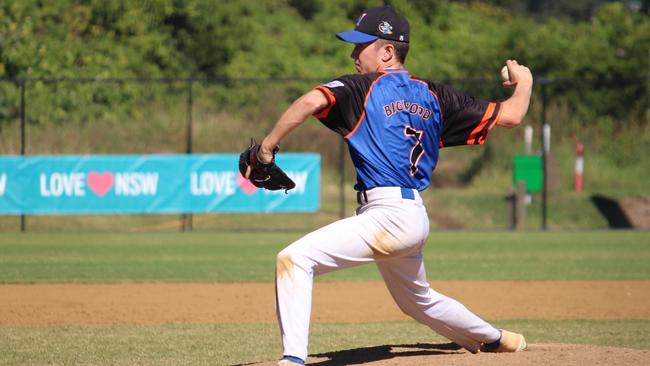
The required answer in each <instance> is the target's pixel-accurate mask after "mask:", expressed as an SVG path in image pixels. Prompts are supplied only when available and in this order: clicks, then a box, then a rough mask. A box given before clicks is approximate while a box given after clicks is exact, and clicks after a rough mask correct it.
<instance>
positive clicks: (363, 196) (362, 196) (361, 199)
mask: <svg viewBox="0 0 650 366" xmlns="http://www.w3.org/2000/svg"><path fill="white" fill-rule="evenodd" d="M357 203H358V204H360V205H363V204H364V203H368V194H367V193H366V191H359V192H357Z"/></svg>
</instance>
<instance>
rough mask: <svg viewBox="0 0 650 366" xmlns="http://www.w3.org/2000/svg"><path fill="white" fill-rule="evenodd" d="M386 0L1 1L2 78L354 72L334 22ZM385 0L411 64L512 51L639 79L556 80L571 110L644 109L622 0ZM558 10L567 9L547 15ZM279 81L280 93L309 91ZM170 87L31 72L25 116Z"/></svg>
mask: <svg viewBox="0 0 650 366" xmlns="http://www.w3.org/2000/svg"><path fill="white" fill-rule="evenodd" d="M380 3H382V2H381V1H377V0H375V1H370V0H355V1H349V0H274V1H259V0H237V1H234V0H228V1H218V2H217V1H205V0H186V1H179V0H147V1H145V0H140V1H133V2H126V1H121V0H104V1H100V0H59V1H53V2H43V1H39V0H7V1H3V2H2V4H1V5H0V77H6V78H52V77H67V78H74V77H84V78H124V77H159V78H160V77H167V78H169V77H197V78H219V79H213V81H215V82H217V81H223V82H225V81H226V80H235V79H241V78H251V77H253V78H311V79H316V80H325V79H328V78H331V77H334V76H336V75H339V74H344V73H350V72H352V71H353V69H352V68H351V63H350V60H349V58H348V57H349V52H350V50H351V47H350V46H349V45H344V44H342V43H340V42H337V41H336V40H335V38H334V32H336V31H341V30H345V29H349V28H351V27H352V26H353V21H354V20H355V19H356V17H357V16H358V14H359V13H360V11H361V10H362V9H364V8H366V7H368V6H374V5H378V4H380ZM391 3H392V4H393V5H394V6H395V7H396V8H398V10H400V11H401V12H403V13H404V14H405V15H406V16H407V17H408V19H409V20H410V23H411V27H412V33H413V34H412V44H411V54H410V55H409V57H408V63H407V64H408V66H409V68H410V69H411V71H412V72H413V73H414V74H418V75H420V76H422V77H428V78H432V79H436V80H451V79H464V78H482V79H488V80H495V79H497V77H498V70H499V69H500V65H502V64H503V62H504V60H505V59H507V58H513V57H514V58H517V59H519V60H520V61H521V62H523V63H525V64H526V65H528V66H530V67H531V69H532V70H533V72H534V74H535V75H536V76H545V77H549V78H561V79H567V78H569V79H576V78H577V79H588V80H594V79H599V80H600V79H613V78H618V79H631V80H632V83H626V84H625V85H623V87H612V85H611V84H602V83H601V84H593V83H591V82H590V83H587V84H575V83H574V82H571V83H558V84H557V85H555V84H554V90H553V93H552V94H553V95H554V96H556V97H557V100H562V101H563V103H568V104H569V105H571V106H572V108H575V111H574V114H575V115H576V116H577V117H579V118H583V119H590V118H593V117H596V116H600V115H603V114H606V115H611V116H614V117H628V116H629V114H630V113H632V114H633V116H642V115H643V112H644V109H645V108H647V97H644V93H647V91H646V87H647V85H646V84H647V83H646V81H645V80H646V78H647V77H648V67H647V62H648V59H647V57H648V55H647V52H648V48H649V47H650V19H649V17H648V16H647V14H646V13H644V12H643V10H642V11H641V12H634V11H632V10H630V8H628V7H626V5H625V4H624V3H622V2H605V1H586V0H585V1H580V2H569V1H559V2H554V3H555V4H556V5H554V6H550V5H549V6H544V7H540V6H538V5H534V4H535V3H539V2H522V3H520V5H519V6H514V5H513V4H512V2H511V1H488V2H479V1H464V2H458V1H449V0H394V1H391ZM557 4H564V5H557ZM567 4H573V5H567ZM499 5H501V6H503V7H499ZM547 5H548V4H547ZM509 8H513V9H514V10H512V11H511V10H506V9H509ZM562 13H565V14H566V15H567V16H566V17H560V18H554V17H548V15H558V14H562ZM592 14H593V16H592ZM539 19H541V20H539ZM564 19H567V20H564ZM174 88H175V87H174ZM174 88H171V89H172V91H173V92H177V90H176V89H174ZM279 88H280V89H283V90H284V91H282V92H280V95H281V96H282V98H283V99H284V101H285V102H286V100H289V99H291V98H292V97H294V96H295V95H296V94H297V93H298V92H299V91H302V90H304V89H303V88H299V89H292V88H291V87H289V89H288V90H286V89H287V88H286V87H283V86H279ZM169 89H170V87H152V86H144V87H143V86H138V85H133V84H131V83H118V84H117V86H116V85H114V84H105V83H104V84H102V83H100V85H98V83H97V82H90V81H88V82H86V83H83V84H79V83H72V82H56V83H55V82H47V81H31V82H29V83H28V86H27V94H28V100H30V105H29V111H30V112H29V114H28V119H29V120H30V121H32V122H41V123H43V122H47V121H55V122H61V121H70V120H81V121H92V120H94V119H97V118H99V117H103V116H107V115H111V114H118V115H122V114H124V113H128V112H131V111H132V110H133V106H134V105H136V104H137V103H142V102H143V101H147V100H151V98H153V97H156V96H160V95H166V94H169V92H170V90H169ZM251 89H252V90H251ZM256 89H258V88H257V87H254V86H247V85H237V88H234V87H233V86H232V85H230V86H228V87H226V86H223V87H222V88H221V89H219V88H216V89H215V91H213V94H212V95H211V96H210V97H211V98H212V99H213V100H216V101H221V102H223V103H230V104H232V103H235V104H238V103H242V102H241V101H242V100H247V101H252V102H258V101H263V100H266V99H267V96H266V95H258V94H257V93H256ZM0 99H1V100H2V102H1V103H0V122H1V121H2V120H4V121H6V120H7V119H11V118H15V117H16V115H17V113H18V112H17V111H18V107H17V105H18V103H17V100H18V89H17V88H16V86H15V85H12V84H10V83H0ZM236 107H241V105H236Z"/></svg>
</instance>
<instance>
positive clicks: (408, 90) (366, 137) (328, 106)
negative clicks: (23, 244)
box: [240, 6, 533, 365]
mask: <svg viewBox="0 0 650 366" xmlns="http://www.w3.org/2000/svg"><path fill="white" fill-rule="evenodd" d="M409 36H410V34H409V24H408V22H407V20H406V19H405V18H404V17H403V16H401V15H399V14H398V13H397V12H396V11H395V10H394V9H393V8H391V7H390V6H383V7H377V8H372V9H368V10H367V11H365V12H364V13H363V14H361V16H360V17H359V18H358V21H357V22H356V26H355V28H354V30H351V31H347V32H341V33H338V34H337V37H338V38H339V39H340V40H343V41H345V42H349V43H352V44H354V50H353V51H352V54H351V57H352V59H353V60H354V65H355V67H356V70H357V72H358V73H357V74H355V75H346V76H341V77H338V78H336V79H334V80H332V81H331V82H329V83H327V84H324V85H320V86H317V87H316V88H314V89H313V90H312V91H310V92H308V93H306V94H305V95H303V96H302V97H300V98H299V99H297V100H296V101H295V102H294V103H293V104H292V105H291V106H290V107H289V108H288V109H287V110H286V111H285V112H284V114H283V115H282V116H281V117H280V119H279V120H278V122H277V123H276V125H275V126H274V128H273V129H272V130H271V132H270V133H269V134H268V135H267V136H266V137H265V138H264V139H263V140H262V142H261V144H259V145H255V144H254V145H253V146H252V147H251V148H249V149H248V150H247V151H246V152H244V153H243V154H242V159H243V164H240V168H241V170H242V174H243V175H244V176H246V177H253V178H254V180H256V181H257V184H260V186H263V185H264V184H267V185H268V186H269V187H273V188H272V189H290V188H291V187H292V183H293V182H290V180H289V181H287V180H286V179H284V176H283V175H282V174H280V173H277V172H276V173H270V172H271V171H275V169H278V170H280V169H279V168H278V167H277V166H275V164H274V163H273V161H274V155H275V152H277V146H278V145H279V143H280V141H282V140H283V139H284V138H285V137H286V136H287V135H288V134H289V133H290V132H291V131H292V130H294V129H295V128H296V127H298V126H299V125H300V124H301V123H303V121H305V120H306V119H307V118H308V117H309V116H312V115H313V116H315V117H316V118H318V119H319V120H320V121H321V122H322V123H323V124H324V125H325V126H327V127H328V128H330V129H332V130H334V131H336V132H337V133H338V134H340V135H341V136H342V138H343V139H344V140H345V142H346V143H347V145H348V148H349V152H350V155H351V158H352V161H353V163H354V167H355V169H356V173H357V182H356V184H355V186H354V189H355V190H356V191H357V200H358V203H359V207H358V209H357V214H356V215H355V216H353V217H349V218H346V219H343V220H339V221H336V222H334V223H332V224H330V225H328V226H325V227H323V228H321V229H318V230H316V231H314V232H312V233H309V234H307V235H305V236H304V237H302V238H300V239H299V240H297V241H296V242H294V243H292V244H291V245H289V246H288V247H286V248H285V249H284V250H282V251H281V252H280V253H279V254H278V256H277V264H276V296H277V317H278V322H279V326H280V331H281V334H282V344H283V348H284V349H283V357H282V359H281V360H280V362H279V363H278V365H300V364H304V362H305V360H306V358H307V354H308V353H307V340H308V333H309V319H310V311H311V300H312V284H313V278H314V276H318V275H321V274H324V273H328V272H331V271H336V270H339V269H342V268H348V267H352V266H358V265H362V264H367V263H371V262H374V263H375V264H376V265H377V267H378V268H379V271H380V273H381V275H382V277H383V279H384V281H385V283H386V286H387V287H388V290H389V291H390V294H391V295H392V297H393V299H394V300H395V302H396V303H397V305H398V306H399V307H400V309H401V310H402V311H404V313H406V314H408V315H409V316H411V317H412V318H413V319H415V320H417V321H418V322H421V323H423V324H425V325H427V326H429V327H430V328H431V329H432V330H434V331H435V332H437V333H439V334H441V335H443V336H445V337H447V338H449V339H450V340H452V341H453V342H455V343H457V344H458V345H460V346H462V347H464V348H465V349H467V350H468V351H470V352H473V353H476V352H479V351H483V352H517V351H522V350H524V349H525V348H526V341H525V340H524V337H523V336H522V335H520V334H517V333H513V332H508V331H506V330H501V329H497V328H495V327H493V326H492V325H491V324H489V323H487V322H485V321H484V320H482V319H481V318H479V317H478V316H477V315H475V314H474V313H472V312H470V311H469V310H468V309H467V308H466V307H465V306H463V305H462V304H460V303H459V302H458V301H456V300H453V299H451V298H449V297H447V296H444V295H442V294H440V293H438V292H436V291H434V290H433V289H431V288H430V286H429V284H428V282H427V278H426V273H425V269H424V265H423V260H422V247H423V246H424V245H425V243H426V241H427V237H428V235H429V219H428V216H427V212H426V208H425V207H424V205H423V204H422V199H421V198H420V194H419V192H420V191H423V190H425V189H427V187H428V186H429V184H430V182H431V175H432V172H433V170H434V169H435V167H436V163H437V161H438V151H439V149H440V148H443V147H449V146H458V145H480V144H483V143H484V142H485V139H486V137H487V134H488V132H489V131H490V130H491V129H492V128H494V127H495V126H501V127H515V126H517V125H519V124H520V122H521V120H522V119H523V117H524V115H525V114H526V112H527V110H528V105H529V101H530V96H531V91H532V85H533V78H532V75H531V72H530V71H529V70H528V68H526V67H525V66H522V65H519V64H518V63H517V61H515V60H508V61H507V62H506V66H507V68H508V72H509V80H506V81H504V84H503V86H504V87H508V88H512V95H511V97H510V98H508V99H507V100H505V101H493V102H484V101H481V100H478V99H475V98H472V97H469V96H467V95H465V94H464V93H462V92H460V91H457V90H455V89H453V88H451V87H449V86H446V85H443V84H439V83H435V82H431V81H428V80H425V79H421V78H417V77H415V76H412V75H410V74H409V72H408V70H406V69H405V68H404V62H405V59H406V56H407V53H408V50H409V38H410V37H409ZM280 172H281V170H280ZM273 177H279V178H273ZM369 311H372V307H370V308H369Z"/></svg>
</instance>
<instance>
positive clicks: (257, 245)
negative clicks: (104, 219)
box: [0, 231, 650, 365]
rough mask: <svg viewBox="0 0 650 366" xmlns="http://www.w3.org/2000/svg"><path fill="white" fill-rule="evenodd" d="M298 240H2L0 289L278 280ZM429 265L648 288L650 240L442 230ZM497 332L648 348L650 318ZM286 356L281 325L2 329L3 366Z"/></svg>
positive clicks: (323, 334)
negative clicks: (281, 257)
mask: <svg viewBox="0 0 650 366" xmlns="http://www.w3.org/2000/svg"><path fill="white" fill-rule="evenodd" d="M300 235H301V234H299V233H288V234H286V233H285V234H278V233H274V234H269V233H259V234H234V233H233V234H174V233H172V234H74V235H73V234H34V233H28V234H6V233H3V234H2V236H0V282H2V283H31V282H39V283H40V282H58V283H69V282H87V283H107V282H150V281H156V282H232V281H272V280H273V275H274V258H275V254H276V253H277V252H278V251H279V250H280V249H281V248H283V247H284V246H285V245H286V244H288V243H289V242H291V241H293V240H295V239H297V238H298V237H300ZM425 258H426V265H427V269H428V273H429V278H430V279H431V280H439V279H468V280H469V279H483V280H485V279H494V280H497V279H506V280H545V279H553V280H619V279H620V280H623V279H650V265H649V264H648V263H650V232H633V231H602V232H573V233H555V232H552V233H540V232H525V233H511V232H484V233H476V232H433V233H432V234H431V236H430V239H429V243H428V245H427V246H426V249H425ZM379 278H380V277H379V275H378V274H377V270H376V269H375V267H374V266H363V267H358V268H354V269H349V270H345V271H340V272H337V273H334V274H329V275H325V276H323V277H321V280H324V281H328V280H337V281H338V280H360V279H379ZM585 300H586V301H588V299H585ZM558 301H561V299H558ZM1 304H2V300H1V299H0V305H1ZM495 325H497V326H501V327H504V328H511V329H516V330H518V331H521V332H523V333H525V334H526V336H527V338H528V341H529V342H531V343H554V342H557V343H585V344H596V345H607V346H620V347H633V348H639V349H646V350H650V319H640V320H570V321H544V320H508V321H497V322H495ZM311 336H312V337H311V346H310V352H311V353H326V352H332V351H337V350H345V349H358V348H362V347H372V346H380V345H387V344H415V343H419V342H434V343H444V342H446V340H444V339H443V338H440V337H438V336H436V335H434V334H432V332H430V331H429V330H428V329H427V328H425V327H423V326H421V325H418V324H416V323H415V322H405V321H397V322H380V323H361V324H358V323H355V324H341V323H326V324H325V323H315V324H313V326H312V332H311ZM279 352H280V345H279V334H278V330H277V327H276V325H275V324H168V325H158V326H125V325H113V326H91V325H79V326H47V325H44V326H10V325H2V326H0V365H28V364H31V365H43V364H48V365H49V364H51V365H71V364H75V365H133V364H137V365H232V364H241V363H250V362H255V361H262V360H271V359H273V358H275V357H276V356H278V354H279Z"/></svg>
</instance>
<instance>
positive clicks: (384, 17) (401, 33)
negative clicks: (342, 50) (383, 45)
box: [336, 5, 410, 43]
mask: <svg viewBox="0 0 650 366" xmlns="http://www.w3.org/2000/svg"><path fill="white" fill-rule="evenodd" d="M409 31H410V29H409V23H408V21H407V20H406V18H404V17H403V16H401V15H399V14H398V13H397V12H396V11H395V10H394V9H393V8H392V7H391V6H390V5H384V6H380V7H376V8H370V9H368V10H366V11H365V12H363V13H362V14H361V16H359V19H358V20H357V23H356V24H355V26H354V29H353V30H351V31H347V32H340V33H337V34H336V37H337V38H338V39H340V40H342V41H345V42H350V43H368V42H372V41H375V40H377V39H379V38H381V39H387V40H391V41H398V42H406V43H408V42H409Z"/></svg>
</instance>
